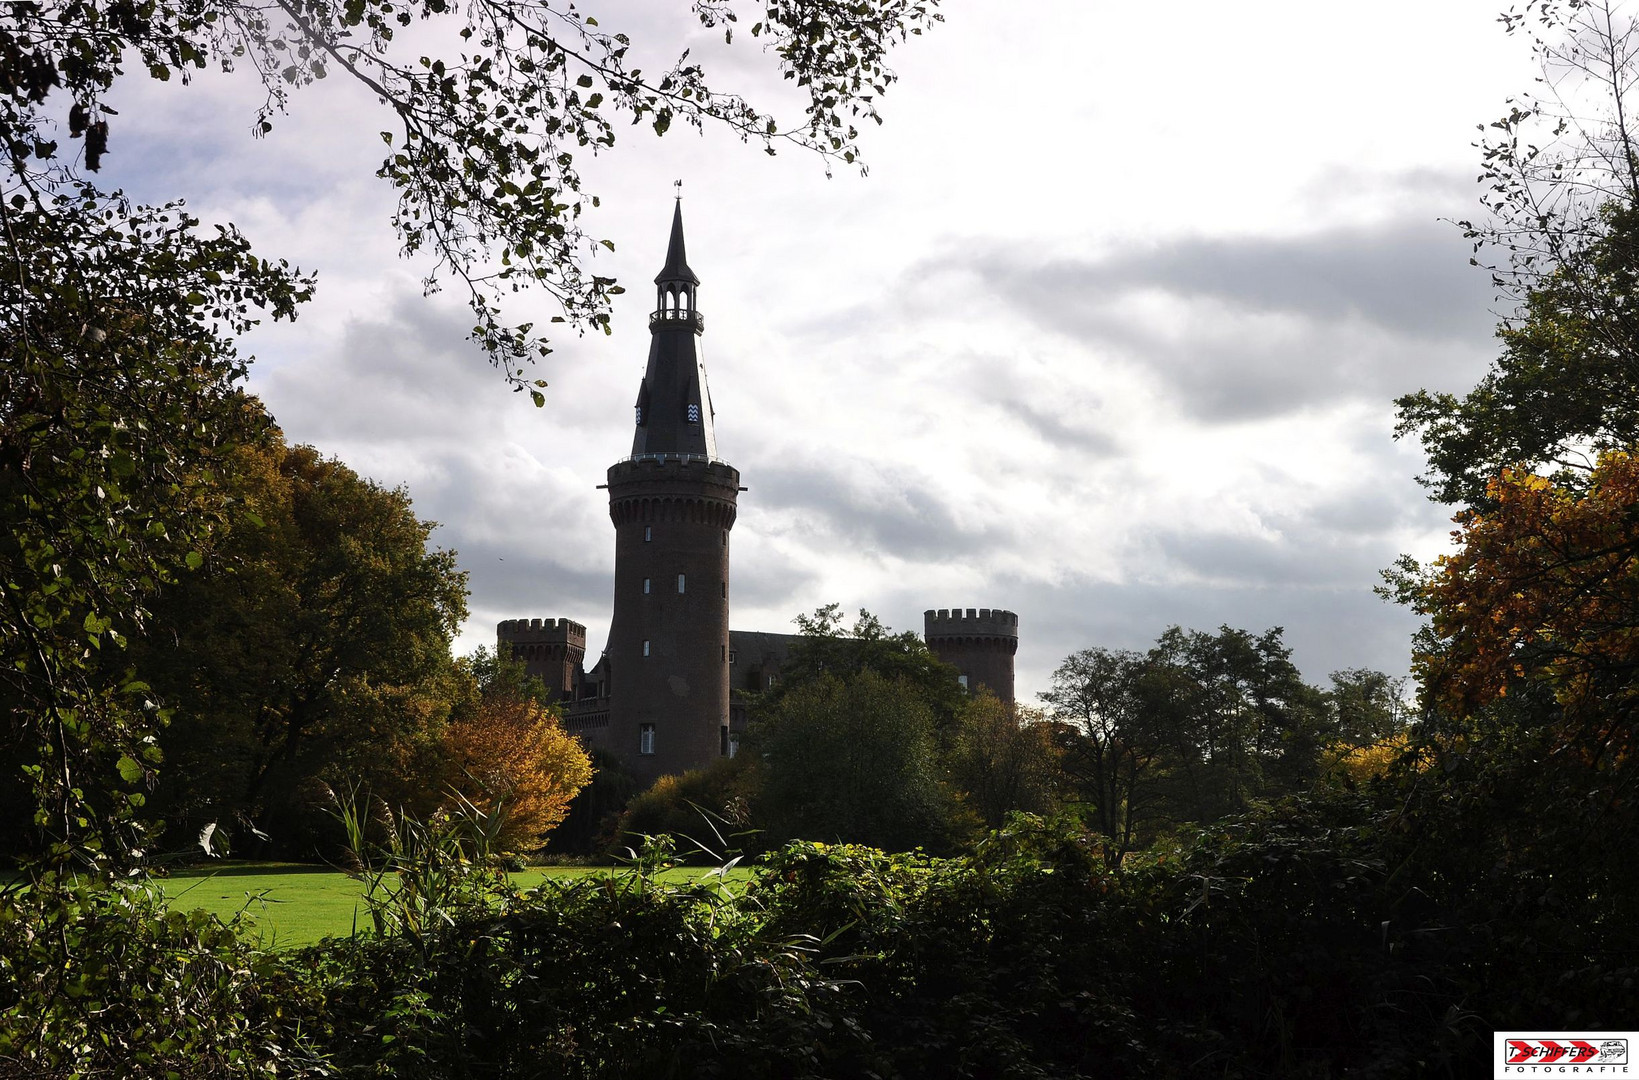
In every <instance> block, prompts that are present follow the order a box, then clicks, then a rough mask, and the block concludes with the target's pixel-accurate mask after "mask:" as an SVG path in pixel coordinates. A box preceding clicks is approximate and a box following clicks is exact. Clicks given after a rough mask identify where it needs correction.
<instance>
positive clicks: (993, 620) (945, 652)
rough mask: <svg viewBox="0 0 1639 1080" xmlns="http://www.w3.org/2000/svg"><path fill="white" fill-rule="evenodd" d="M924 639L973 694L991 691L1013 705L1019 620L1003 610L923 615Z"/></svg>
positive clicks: (947, 610)
mask: <svg viewBox="0 0 1639 1080" xmlns="http://www.w3.org/2000/svg"><path fill="white" fill-rule="evenodd" d="M922 637H923V640H924V641H926V642H927V643H928V648H929V649H931V650H932V651H933V654H934V655H935V656H937V657H938V658H939V659H941V660H943V661H944V662H945V663H947V664H950V665H952V666H953V667H955V668H956V670H957V671H958V672H960V673H961V674H962V675H965V676H966V677H967V686H968V689H969V690H970V691H973V692H975V693H976V692H978V690H979V688H980V687H988V688H989V689H990V692H991V693H993V694H995V695H996V696H997V697H999V698H1001V699H1002V700H1003V701H1005V702H1007V703H1008V704H1009V705H1011V704H1013V701H1014V696H1013V656H1014V654H1015V653H1017V652H1018V651H1019V617H1018V616H1017V615H1015V614H1014V613H1013V612H1011V611H1003V610H1002V609H1001V608H978V609H974V608H967V609H966V610H965V611H964V610H963V609H962V608H940V609H938V610H934V609H931V608H930V609H929V610H927V611H925V612H923V613H922Z"/></svg>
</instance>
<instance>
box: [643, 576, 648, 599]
mask: <svg viewBox="0 0 1639 1080" xmlns="http://www.w3.org/2000/svg"><path fill="white" fill-rule="evenodd" d="M643 595H644V596H648V595H649V579H648V578H644V579H643Z"/></svg>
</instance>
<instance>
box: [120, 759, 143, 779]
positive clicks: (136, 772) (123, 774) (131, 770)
mask: <svg viewBox="0 0 1639 1080" xmlns="http://www.w3.org/2000/svg"><path fill="white" fill-rule="evenodd" d="M118 767H119V771H120V779H121V780H124V781H125V782H126V783H127V784H134V783H136V782H137V781H138V780H141V779H142V766H141V765H139V764H138V763H137V759H136V758H134V757H132V756H131V755H130V754H121V755H120V759H119V766H118Z"/></svg>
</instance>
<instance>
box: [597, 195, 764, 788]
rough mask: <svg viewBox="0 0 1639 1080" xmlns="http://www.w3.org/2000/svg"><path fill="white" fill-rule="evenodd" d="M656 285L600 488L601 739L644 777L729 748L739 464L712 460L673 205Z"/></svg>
mask: <svg viewBox="0 0 1639 1080" xmlns="http://www.w3.org/2000/svg"><path fill="white" fill-rule="evenodd" d="M654 280H655V292H656V299H655V310H654V314H652V315H650V316H649V333H650V335H651V338H650V343H649V364H648V368H647V369H646V370H645V371H644V374H643V382H642V385H641V386H640V387H639V388H638V393H637V407H636V416H635V420H636V430H635V433H634V434H633V437H632V456H631V457H629V458H627V459H626V460H624V461H620V462H616V463H615V464H614V465H612V466H610V468H609V483H608V488H609V517H610V519H611V520H612V521H613V522H614V526H615V606H614V614H613V616H612V617H611V619H610V623H609V649H608V653H607V659H608V664H609V668H608V673H609V731H608V743H609V746H610V748H611V749H612V750H614V751H615V752H616V753H617V754H619V755H620V756H621V757H622V758H623V759H624V760H625V762H626V764H627V766H628V768H630V769H631V771H632V772H633V773H635V774H636V775H637V776H639V777H640V778H643V779H646V780H649V779H653V778H655V777H658V776H662V775H665V774H667V773H677V772H683V771H684V770H686V769H698V768H700V767H702V766H704V765H706V764H707V763H708V762H710V761H711V760H712V759H713V758H715V757H718V756H720V755H724V754H727V752H728V723H729V677H728V534H729V530H730V529H731V528H733V527H734V517H735V512H736V501H737V500H738V498H739V493H740V473H739V470H737V469H735V468H733V467H732V466H730V465H729V464H728V463H727V462H724V461H720V460H718V458H717V439H716V435H715V432H714V430H713V426H712V421H713V414H712V408H711V393H710V391H709V390H708V389H707V386H706V369H705V365H704V364H703V363H702V362H701V358H700V348H699V342H698V338H699V337H700V335H701V334H702V333H703V332H704V330H705V322H704V320H703V319H702V318H701V316H700V312H699V310H698V309H697V308H696V306H695V291H696V289H698V287H699V285H700V279H699V278H697V277H695V275H694V271H692V270H690V269H689V265H688V260H687V258H686V257H685V254H684V248H683V207H682V203H681V202H679V203H678V204H677V208H676V210H675V211H674V213H673V216H672V231H671V241H670V244H669V245H668V247H667V250H666V265H665V266H664V267H663V268H662V269H661V271H660V273H659V274H658V275H657V276H656V277H655V279H654Z"/></svg>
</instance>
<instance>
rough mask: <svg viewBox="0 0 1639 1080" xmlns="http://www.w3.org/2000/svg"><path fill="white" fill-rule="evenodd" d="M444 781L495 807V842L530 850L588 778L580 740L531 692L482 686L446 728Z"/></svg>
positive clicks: (588, 765)
mask: <svg viewBox="0 0 1639 1080" xmlns="http://www.w3.org/2000/svg"><path fill="white" fill-rule="evenodd" d="M441 750H442V752H443V755H444V761H445V769H444V785H445V788H446V790H448V791H453V792H458V793H460V794H461V795H462V796H463V797H464V798H465V799H467V800H468V801H469V802H471V803H472V804H473V805H474V806H476V807H478V808H479V809H481V810H483V811H485V812H487V813H494V812H496V811H499V812H500V813H501V815H502V822H503V823H502V826H501V829H500V832H499V834H498V836H497V837H496V840H495V842H496V844H498V845H499V846H500V847H501V848H502V849H504V850H511V851H533V850H535V849H537V848H539V847H540V846H541V845H542V844H544V843H545V842H546V836H547V834H548V833H549V832H551V831H552V830H553V829H554V828H556V827H557V825H558V824H559V823H560V822H562V821H563V819H564V817H565V815H567V814H568V813H569V803H570V800H572V799H573V798H574V797H575V795H576V794H578V793H579V792H580V790H581V789H582V788H583V787H585V786H586V785H587V784H588V783H589V782H590V781H591V779H592V762H591V759H590V758H588V757H587V756H586V751H585V750H584V749H582V747H581V744H580V740H579V739H576V738H575V737H574V736H573V735H569V734H567V733H565V732H564V730H563V726H562V725H561V724H560V723H559V722H558V717H557V715H556V714H555V713H553V712H552V711H550V710H548V709H546V708H543V707H542V706H541V704H540V703H539V702H538V701H534V700H532V699H530V698H522V697H512V696H505V695H496V694H488V695H485V697H484V699H483V700H482V701H481V702H480V703H479V705H478V707H477V708H476V709H475V710H473V711H472V712H470V713H469V714H467V715H465V716H462V717H460V718H458V719H457V720H455V722H453V723H452V724H450V725H449V726H448V727H446V728H445V729H444V735H443V740H442V745H441Z"/></svg>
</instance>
